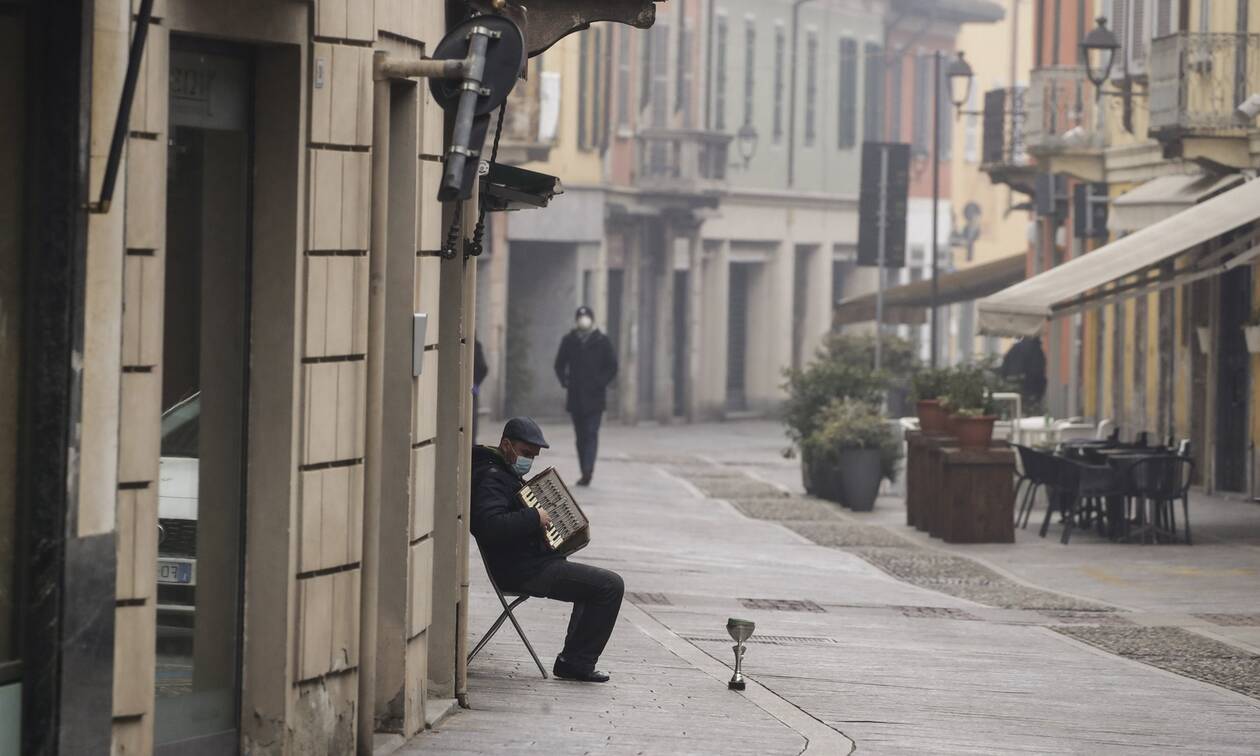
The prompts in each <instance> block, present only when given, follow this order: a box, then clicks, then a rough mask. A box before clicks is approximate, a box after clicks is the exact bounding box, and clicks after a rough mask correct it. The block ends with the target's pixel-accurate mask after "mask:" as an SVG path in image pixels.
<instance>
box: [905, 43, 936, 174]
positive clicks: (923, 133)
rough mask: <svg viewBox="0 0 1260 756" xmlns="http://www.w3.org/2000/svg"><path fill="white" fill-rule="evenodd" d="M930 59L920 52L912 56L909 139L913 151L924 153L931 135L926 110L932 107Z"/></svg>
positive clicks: (929, 118)
mask: <svg viewBox="0 0 1260 756" xmlns="http://www.w3.org/2000/svg"><path fill="white" fill-rule="evenodd" d="M931 71H932V59H931V57H930V56H928V55H927V54H926V53H923V52H920V53H918V54H916V55H915V56H914V97H913V99H912V101H913V102H914V120H913V122H912V123H913V125H912V127H911V133H910V139H911V142H912V144H913V147H914V151H915V152H918V153H920V154H925V153H927V151H928V148H929V147H930V146H931V145H929V143H928V142H929V141H930V139H931V137H930V136H929V134H928V129H929V128H931V126H930V125H929V124H930V123H931V118H932V116H931V114H930V113H929V112H928V111H930V110H931V108H932V73H931Z"/></svg>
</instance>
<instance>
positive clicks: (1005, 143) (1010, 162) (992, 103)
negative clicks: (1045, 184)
mask: <svg viewBox="0 0 1260 756" xmlns="http://www.w3.org/2000/svg"><path fill="white" fill-rule="evenodd" d="M1027 100H1028V88H1027V87H1007V88H1003V89H991V90H989V91H988V92H986V93H985V95H984V139H983V142H982V144H981V156H980V170H982V171H984V172H985V173H987V174H989V178H990V179H992V180H993V181H994V182H996V183H1000V184H1006V185H1007V186H1009V187H1011V188H1012V189H1015V190H1017V191H1020V192H1024V193H1025V194H1029V193H1031V192H1032V180H1033V175H1034V174H1035V173H1036V170H1037V168H1036V165H1035V163H1034V162H1033V159H1032V156H1031V155H1029V154H1028V108H1027Z"/></svg>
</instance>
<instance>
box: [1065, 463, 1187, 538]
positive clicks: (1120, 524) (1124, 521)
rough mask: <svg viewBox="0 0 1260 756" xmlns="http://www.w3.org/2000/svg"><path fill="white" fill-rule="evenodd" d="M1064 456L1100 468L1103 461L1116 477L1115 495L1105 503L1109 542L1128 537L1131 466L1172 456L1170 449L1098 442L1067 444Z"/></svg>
mask: <svg viewBox="0 0 1260 756" xmlns="http://www.w3.org/2000/svg"><path fill="white" fill-rule="evenodd" d="M1064 452H1065V454H1064V455H1063V456H1065V457H1066V458H1068V459H1073V460H1076V461H1078V462H1085V463H1093V464H1098V462H1097V461H1095V460H1101V462H1102V464H1105V465H1107V466H1108V467H1110V468H1111V471H1112V475H1113V476H1114V484H1113V486H1112V490H1114V491H1115V492H1116V493H1114V494H1111V495H1109V496H1107V497H1105V499H1104V503H1105V505H1106V512H1107V538H1109V539H1111V540H1113V541H1122V540H1124V539H1125V538H1126V537H1128V534H1129V520H1128V516H1127V513H1126V512H1125V498H1126V495H1125V493H1124V491H1125V490H1126V489H1127V488H1128V486H1129V485H1130V481H1129V479H1128V474H1127V472H1128V469H1129V466H1130V465H1132V464H1133V463H1134V462H1137V461H1139V460H1142V459H1148V458H1150V457H1164V456H1169V455H1170V454H1171V452H1169V451H1168V450H1167V449H1162V448H1158V447H1133V446H1114V445H1110V446H1106V447H1101V446H1100V445H1099V444H1098V443H1097V442H1085V443H1076V444H1067V445H1065V446H1064Z"/></svg>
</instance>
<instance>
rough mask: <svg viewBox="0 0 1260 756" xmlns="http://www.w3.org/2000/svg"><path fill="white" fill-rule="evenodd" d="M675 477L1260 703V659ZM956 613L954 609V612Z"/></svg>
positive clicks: (796, 510) (778, 503)
mask: <svg viewBox="0 0 1260 756" xmlns="http://www.w3.org/2000/svg"><path fill="white" fill-rule="evenodd" d="M670 472H671V473H672V474H674V475H677V476H678V477H681V478H684V479H686V480H687V481H688V482H690V483H691V484H692V485H694V486H695V487H696V488H698V489H700V490H701V491H702V492H704V493H705V494H706V495H708V496H710V497H712V498H719V499H724V500H726V501H728V502H729V503H730V504H731V505H732V506H734V507H735V509H737V510H738V511H739V512H740V513H742V514H743V515H745V516H746V517H750V518H753V519H759V520H767V521H771V522H777V523H779V524H780V525H782V526H783V527H785V528H788V529H789V530H792V531H794V532H796V533H798V534H800V535H802V536H804V537H805V538H807V539H809V540H810V541H812V542H814V543H816V544H818V545H820V546H828V547H831V548H836V549H841V550H843V551H847V552H849V553H851V554H854V555H856V556H858V557H861V558H862V559H864V560H866V561H867V562H869V563H871V564H872V565H874V566H876V567H878V568H879V569H881V570H883V571H884V572H886V573H888V574H889V575H892V576H893V577H895V578H897V579H899V580H902V581H904V582H907V583H910V584H912V585H916V586H919V587H921V588H927V589H929V590H934V591H937V592H940V593H944V594H947V595H950V596H954V597H956V598H962V599H967V600H969V601H974V602H976V603H978V604H984V605H986V606H991V607H997V608H1001V609H1022V610H1029V611H1033V612H1037V613H1039V614H1040V615H1042V616H1043V617H1044V618H1045V620H1046V621H1045V622H1042V623H1038V624H1042V625H1044V626H1046V627H1049V628H1051V629H1053V630H1055V631H1056V632H1059V633H1062V634H1063V635H1066V636H1069V637H1072V638H1076V639H1077V640H1080V641H1082V642H1085V643H1088V644H1090V645H1092V646H1095V647H1097V648H1100V649H1102V650H1104V651H1107V652H1108V653H1112V654H1115V655H1117V656H1122V657H1125V658H1128V659H1134V660H1136V661H1140V662H1143V663H1145V664H1149V665H1151V666H1153V667H1158V668H1160V669H1163V670H1166V671H1170V672H1175V673H1177V674H1180V675H1183V676H1185V677H1190V678H1193V679H1196V680H1200V681H1203V682H1206V683H1210V684H1212V685H1218V686H1220V687H1223V688H1228V689H1229V690H1233V691H1236V692H1238V693H1242V694H1243V695H1246V696H1250V697H1252V698H1260V656H1257V655H1255V654H1252V653H1250V652H1248V651H1245V650H1242V649H1238V648H1235V647H1233V646H1230V645H1228V644H1225V643H1221V642H1219V641H1216V640H1213V639H1211V638H1206V637H1204V636H1202V635H1198V634H1197V633H1192V632H1190V631H1187V630H1184V629H1182V628H1178V627H1139V626H1137V625H1135V624H1133V623H1132V622H1130V621H1129V620H1128V619H1126V618H1125V616H1124V614H1125V613H1123V612H1117V611H1116V610H1115V608H1114V607H1109V606H1106V605H1104V604H1099V603H1095V602H1092V601H1086V600H1083V599H1077V598H1073V597H1070V596H1064V595H1062V594H1058V593H1053V592H1051V591H1043V590H1039V589H1037V588H1032V587H1029V586H1027V585H1024V584H1022V583H1018V582H1016V581H1014V580H1011V579H1010V578H1007V577H1005V576H1003V575H1001V574H999V573H997V572H995V571H994V570H991V569H989V568H988V567H985V566H984V565H982V564H980V563H978V562H975V561H973V560H971V559H968V558H966V557H961V556H955V555H952V554H944V553H941V552H938V551H933V550H931V549H926V548H924V547H922V546H920V545H918V544H915V543H913V542H912V541H909V540H907V539H905V538H902V537H901V536H899V535H897V534H896V533H894V532H893V531H891V530H888V529H887V528H885V527H883V526H879V525H867V524H864V523H859V522H855V521H853V519H852V518H850V517H849V516H848V515H846V514H845V513H844V512H842V511H840V510H839V509H838V508H837V507H836V506H834V505H832V504H830V503H828V502H825V501H822V500H820V499H816V498H814V497H808V496H805V497H802V496H794V495H788V494H785V493H783V492H782V490H780V489H778V488H776V487H774V486H772V485H770V484H767V483H764V482H762V481H758V480H754V479H752V478H751V477H748V476H744V475H743V474H742V473H732V472H730V471H725V470H722V471H718V470H714V469H713V468H712V467H709V468H704V467H688V466H675V467H674V468H673V469H671V470H670ZM903 611H904V612H905V613H906V616H917V617H927V618H934V617H936V618H942V619H976V618H974V617H971V616H970V615H968V614H967V613H966V612H961V611H959V612H958V613H957V614H956V615H950V616H946V615H947V613H948V612H942V610H936V609H933V608H931V607H904V608H903ZM955 611H957V610H955ZM1199 616H1200V617H1201V618H1202V619H1206V620H1208V621H1209V622H1213V623H1215V624H1218V625H1250V624H1253V623H1256V622H1260V615H1246V614H1238V615H1224V614H1214V615H1199Z"/></svg>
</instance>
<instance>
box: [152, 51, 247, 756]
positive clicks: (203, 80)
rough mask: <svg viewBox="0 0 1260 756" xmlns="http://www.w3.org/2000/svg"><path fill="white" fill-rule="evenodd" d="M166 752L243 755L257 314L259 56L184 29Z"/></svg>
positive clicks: (167, 473)
mask: <svg viewBox="0 0 1260 756" xmlns="http://www.w3.org/2000/svg"><path fill="white" fill-rule="evenodd" d="M170 66H171V71H170V141H169V163H168V167H167V170H168V174H167V195H166V196H167V207H166V223H167V226H166V228H167V231H166V234H167V236H166V251H165V254H166V306H165V321H164V336H163V365H162V403H163V404H162V406H163V410H164V411H163V415H162V447H161V482H160V484H159V489H158V493H159V498H158V523H159V545H158V618H157V621H158V628H157V683H156V697H157V700H156V707H155V708H156V716H155V728H154V730H155V742H156V745H157V752H158V753H179V754H181V756H188V755H189V754H202V753H207V754H210V753H214V754H217V753H236V752H237V750H238V749H237V746H238V740H239V737H238V734H237V733H238V725H239V722H238V719H239V711H240V695H239V690H240V638H241V574H242V564H241V562H242V546H241V545H242V542H243V538H242V530H241V528H242V522H243V517H242V514H243V509H244V505H245V499H244V472H245V465H244V459H245V457H244V448H245V439H246V425H245V418H246V388H247V385H248V377H247V355H248V338H249V332H248V324H249V313H248V304H249V259H250V205H251V202H250V192H251V179H250V176H251V143H252V134H251V128H252V125H251V122H252V118H251V108H250V102H251V94H250V89H251V87H250V83H251V81H252V71H251V65H250V59H249V57H248V54H247V53H245V52H243V51H241V50H239V49H235V48H224V47H219V46H214V47H209V46H205V45H203V44H200V43H197V42H195V41H192V40H186V39H179V38H175V39H172V42H171V56H170Z"/></svg>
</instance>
